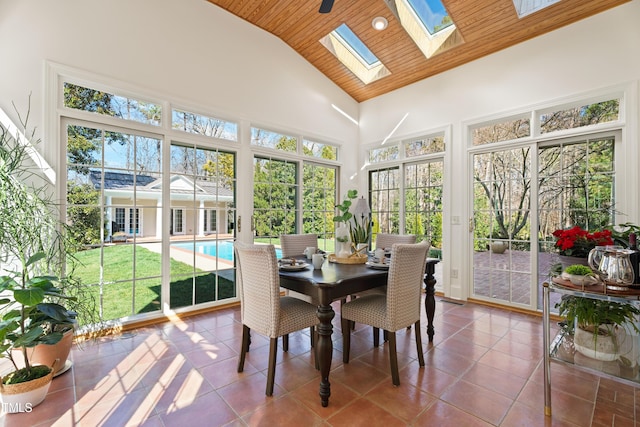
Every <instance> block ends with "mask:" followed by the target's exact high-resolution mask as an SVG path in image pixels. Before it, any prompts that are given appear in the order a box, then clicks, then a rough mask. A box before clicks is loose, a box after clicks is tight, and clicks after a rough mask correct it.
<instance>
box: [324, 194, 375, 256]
mask: <svg viewBox="0 0 640 427" xmlns="http://www.w3.org/2000/svg"><path fill="white" fill-rule="evenodd" d="M357 198H358V190H349V191H347V195H346V197H345V199H344V200H343V201H342V202H341V203H340V204H339V205H336V208H337V209H338V211H339V212H340V214H339V215H336V216H334V217H333V221H334V222H341V223H343V224H345V225H346V226H348V228H349V238H350V240H351V243H352V244H353V245H354V246H358V245H359V244H360V245H362V244H368V243H369V239H370V237H371V218H370V217H369V213H368V206H367V205H366V202H364V199H362V200H363V202H364V204H363V203H359V205H362V206H359V205H356V209H359V210H360V217H358V215H357V214H356V215H354V214H353V213H352V212H351V211H350V209H351V206H352V205H353V200H355V199H357ZM365 207H366V210H367V211H366V212H365ZM336 235H337V232H336Z"/></svg>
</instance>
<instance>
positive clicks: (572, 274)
mask: <svg viewBox="0 0 640 427" xmlns="http://www.w3.org/2000/svg"><path fill="white" fill-rule="evenodd" d="M564 273H565V276H566V277H567V278H568V279H569V281H570V282H571V283H573V284H574V285H578V286H589V285H593V284H595V283H597V282H598V279H597V278H596V274H595V273H594V272H593V270H591V268H590V267H587V266H586V265H582V264H572V265H570V266H568V267H567V268H565V270H564Z"/></svg>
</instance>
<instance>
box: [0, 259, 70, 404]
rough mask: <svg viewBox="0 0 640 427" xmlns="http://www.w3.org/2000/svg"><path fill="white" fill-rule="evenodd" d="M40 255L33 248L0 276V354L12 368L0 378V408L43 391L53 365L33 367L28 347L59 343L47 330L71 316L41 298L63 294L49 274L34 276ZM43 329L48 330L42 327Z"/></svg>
mask: <svg viewBox="0 0 640 427" xmlns="http://www.w3.org/2000/svg"><path fill="white" fill-rule="evenodd" d="M44 257H45V255H44V253H42V252H39V253H37V254H35V255H33V256H32V257H30V258H29V259H28V260H21V264H22V265H21V268H20V269H19V270H18V271H15V272H12V273H10V274H8V275H4V276H0V293H1V294H2V295H4V297H3V298H2V299H0V312H1V313H2V322H0V352H1V353H0V355H1V357H6V358H8V359H9V360H10V361H11V363H12V364H13V366H14V370H13V371H12V372H10V373H9V374H7V375H4V376H3V377H2V379H1V381H0V397H1V398H2V402H3V403H6V404H8V405H6V406H5V407H7V408H10V409H15V410H16V411H24V410H25V409H27V408H28V407H33V406H36V405H38V404H39V403H40V402H42V400H44V397H45V396H46V394H47V391H48V389H49V385H50V384H51V379H52V377H53V373H54V369H55V361H54V366H47V365H34V364H33V363H32V361H31V358H30V357H28V350H29V349H30V348H33V347H35V346H36V345H38V344H45V345H52V344H55V343H57V342H59V341H60V340H61V339H62V337H63V333H62V332H59V331H56V330H55V328H53V330H51V328H52V327H53V325H54V324H68V325H71V324H73V321H74V318H73V316H72V314H71V313H70V312H69V311H68V310H67V309H66V308H65V307H64V306H62V305H60V304H57V303H54V302H47V301H46V299H47V298H48V297H53V298H69V299H72V297H65V296H64V295H63V294H62V293H61V291H60V289H59V288H57V287H56V283H58V282H60V279H58V278H57V277H55V276H49V275H39V274H37V273H36V272H37V271H38V269H39V267H40V266H39V265H38V262H39V261H41V260H42V259H43V258H44ZM47 329H49V330H47ZM16 351H18V352H19V353H20V354H21V356H22V361H23V363H24V367H19V366H18V364H17V362H16V360H15V357H16Z"/></svg>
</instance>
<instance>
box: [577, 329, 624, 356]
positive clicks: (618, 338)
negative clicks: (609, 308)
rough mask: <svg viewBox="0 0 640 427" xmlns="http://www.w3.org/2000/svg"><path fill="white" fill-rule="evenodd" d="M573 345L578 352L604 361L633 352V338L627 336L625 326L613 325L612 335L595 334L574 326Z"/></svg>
mask: <svg viewBox="0 0 640 427" xmlns="http://www.w3.org/2000/svg"><path fill="white" fill-rule="evenodd" d="M627 338H629V339H627ZM573 345H574V347H575V348H576V351H578V352H579V353H581V354H583V355H585V356H587V357H590V358H592V359H596V360H602V361H605V362H612V361H614V360H618V358H620V356H621V355H626V354H629V353H632V352H633V339H632V337H628V336H627V332H626V331H625V328H621V327H615V329H614V336H607V335H597V336H596V335H594V333H593V332H592V331H586V330H584V329H582V328H579V327H577V326H576V328H575V330H574V336H573ZM630 360H632V363H634V364H635V363H636V360H635V358H632V359H630Z"/></svg>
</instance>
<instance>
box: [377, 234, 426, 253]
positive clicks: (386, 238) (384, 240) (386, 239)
mask: <svg viewBox="0 0 640 427" xmlns="http://www.w3.org/2000/svg"><path fill="white" fill-rule="evenodd" d="M415 242H416V235H415V234H391V233H378V234H377V235H376V249H386V248H389V249H390V248H391V246H393V244H394V243H415Z"/></svg>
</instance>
